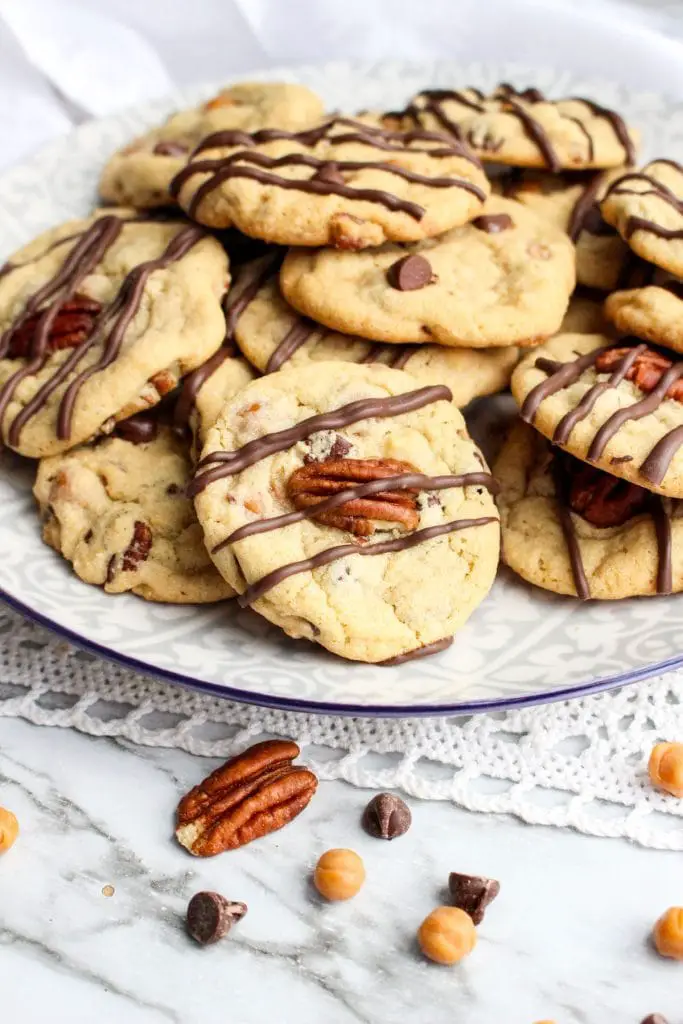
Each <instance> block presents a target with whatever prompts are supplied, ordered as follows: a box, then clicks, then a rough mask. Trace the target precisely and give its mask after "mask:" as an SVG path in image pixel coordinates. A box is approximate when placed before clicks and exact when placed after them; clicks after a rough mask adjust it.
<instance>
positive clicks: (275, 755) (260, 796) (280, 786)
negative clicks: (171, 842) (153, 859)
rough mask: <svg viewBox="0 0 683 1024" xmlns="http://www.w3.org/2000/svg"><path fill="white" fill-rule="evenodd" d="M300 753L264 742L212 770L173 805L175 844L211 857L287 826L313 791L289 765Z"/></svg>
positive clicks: (306, 772)
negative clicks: (174, 808)
mask: <svg viewBox="0 0 683 1024" xmlns="http://www.w3.org/2000/svg"><path fill="white" fill-rule="evenodd" d="M299 753H300V751H299V748H298V746H297V745H296V743H292V742H291V741H289V740H266V741H265V742H264V743H257V744H256V745H255V746H253V747H249V749H248V750H245V751H244V752H243V753H241V754H238V755H237V757H233V758H231V760H230V761H228V762H227V763H226V764H224V765H223V766H222V767H221V768H217V769H216V771H215V772H212V774H211V775H209V776H208V778H206V779H204V781H203V782H201V783H200V784H199V785H198V786H195V787H194V789H192V790H190V792H189V793H188V794H187V796H184V797H183V799H182V800H181V801H180V803H179V804H178V815H177V824H176V833H175V834H176V838H177V840H178V842H179V843H181V845H182V846H184V847H185V848H186V849H187V850H189V851H190V853H192V854H194V855H195V857H213V856H214V854H216V853H223V852H224V851H225V850H236V849H237V848H238V847H240V846H245V845H246V844H247V843H251V842H252V840H254V839H260V838H261V836H267V835H268V834H269V833H270V832H275V831H276V830H277V829H279V828H282V826H283V825H287V824H288V822H290V821H292V820H293V819H294V818H296V816H297V815H298V814H300V813H301V811H303V809H304V808H305V807H306V805H307V804H308V802H309V800H310V799H311V797H312V796H313V794H314V793H315V791H316V788H317V786H318V780H317V778H316V777H315V775H314V774H313V772H312V771H311V770H310V769H309V768H305V767H304V766H303V765H295V764H292V761H294V759H295V758H296V757H298V756H299Z"/></svg>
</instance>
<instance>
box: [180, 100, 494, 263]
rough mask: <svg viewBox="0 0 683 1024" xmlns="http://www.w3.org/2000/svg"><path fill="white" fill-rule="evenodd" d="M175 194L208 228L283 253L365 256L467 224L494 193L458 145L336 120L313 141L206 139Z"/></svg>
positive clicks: (270, 136)
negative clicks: (368, 250) (234, 232)
mask: <svg viewBox="0 0 683 1024" xmlns="http://www.w3.org/2000/svg"><path fill="white" fill-rule="evenodd" d="M172 192H173V195H174V196H175V197H176V198H177V199H178V201H179V203H180V205H181V206H182V207H183V209H184V210H186V211H187V213H188V214H189V216H190V217H191V218H193V219H194V220H198V221H199V222H200V223H202V224H208V225H209V226H210V227H214V228H227V227H230V226H231V225H234V226H236V227H238V228H239V229H240V231H243V232H244V233H245V234H247V235H252V236H254V237H256V238H262V239H265V240H266V241H269V242H277V243H279V244H282V245H312V246H318V245H335V246H337V247H339V248H343V249H363V248H365V247H366V246H372V245H380V244H381V243H382V242H384V241H385V240H386V239H391V240H394V241H413V240H416V239H420V238H428V237H431V236H432V235H437V234H440V233H441V232H443V231H446V230H447V229H448V228H451V227H453V226H454V225H456V224H462V223H464V222H465V221H466V220H468V219H469V218H470V217H473V216H474V215H475V214H476V213H477V212H478V210H479V209H480V208H481V205H482V203H483V202H484V200H485V198H486V196H487V195H488V192H489V185H488V181H487V180H486V176H485V174H484V172H483V170H482V169H481V165H480V164H479V161H478V160H476V158H475V157H473V156H472V154H471V153H470V151H469V150H468V149H467V147H465V146H463V145H462V144H461V143H459V142H457V141H456V140H455V139H450V140H449V139H446V138H444V136H443V135H439V134H436V133H433V132H425V131H421V130H415V131H411V132H406V133H402V132H392V131H385V130H383V129H380V128H375V127H372V126H371V125H368V124H363V123H361V122H358V121H353V120H351V119H349V118H345V117H334V118H332V119H331V120H328V121H326V122H325V123H324V124H322V125H320V126H319V127H317V128H313V129H311V130H309V131H302V132H287V131H280V130H265V131H260V132H255V133H253V134H251V135H249V134H247V133H246V132H241V131H226V132H217V133H214V134H213V135H209V136H208V138H205V139H204V141H203V142H202V143H201V144H200V146H198V148H197V149H196V151H195V153H194V154H193V156H192V159H191V161H190V162H189V164H188V165H187V167H185V168H184V169H183V170H182V171H180V172H179V173H178V174H177V175H176V177H175V179H174V182H173V186H172Z"/></svg>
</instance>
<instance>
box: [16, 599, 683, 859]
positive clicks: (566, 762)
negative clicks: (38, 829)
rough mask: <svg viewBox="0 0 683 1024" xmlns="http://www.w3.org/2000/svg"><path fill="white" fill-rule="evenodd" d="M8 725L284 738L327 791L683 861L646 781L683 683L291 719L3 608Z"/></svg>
mask: <svg viewBox="0 0 683 1024" xmlns="http://www.w3.org/2000/svg"><path fill="white" fill-rule="evenodd" d="M0 715H2V716H5V717H12V716H14V717H20V718H25V719H27V720H28V721H30V722H34V723H36V724H38V725H52V726H61V727H62V728H65V727H72V728H75V729H80V730H81V731H82V732H86V733H90V734H91V735H94V736H115V737H124V738H126V739H128V740H131V741H133V742H134V743H140V744H145V745H147V746H159V747H181V748H182V749H183V750H187V751H190V752H192V753H195V754H202V755H207V756H208V755H211V756H217V757H227V756H229V755H230V754H232V753H234V752H235V751H236V750H239V749H240V748H242V747H244V746H245V745H247V744H248V743H250V742H254V740H255V738H256V737H258V736H261V735H262V734H264V733H265V734H275V735H281V736H288V737H291V738H293V739H295V740H296V741H297V743H299V744H300V746H301V747H302V752H303V757H304V759H305V760H306V761H307V762H308V763H309V764H310V765H311V766H312V767H313V768H314V769H315V771H316V773H317V774H318V776H319V777H320V778H321V779H344V780H345V781H346V782H349V783H351V784H352V785H354V786H362V787H367V788H370V789H380V788H381V789H394V788H395V789H401V790H403V791H404V792H405V793H407V794H409V795H411V796H414V797H418V798H420V799H424V800H451V801H452V802H453V803H455V804H458V805H459V806H461V807H466V808H469V809H470V810H474V811H485V812H498V813H508V814H513V815H515V816H516V817H518V818H521V819H522V820H523V821H526V822H529V823H533V824H543V825H556V826H560V827H571V828H575V829H578V830H579V831H581V832H586V833H590V834H591V835H597V836H625V837H628V838H630V839H633V840H635V841H636V842H638V843H641V844H642V845H644V846H650V847H656V848H659V849H669V850H683V823H682V822H681V819H682V818H683V800H676V799H675V798H673V797H668V796H666V795H663V794H659V793H656V792H654V791H653V790H652V789H651V787H650V786H649V785H648V781H647V772H646V764H647V758H648V755H649V752H650V750H651V748H652V746H653V744H654V743H655V742H656V741H657V740H659V739H676V738H681V737H683V673H681V672H678V673H670V674H668V675H666V676H662V677H660V678H658V679H653V680H650V681H648V682H644V683H639V684H636V685H634V686H630V687H625V688H624V689H622V690H620V691H616V692H612V693H605V694H601V695H599V696H596V697H589V698H585V699H583V700H577V701H569V702H566V703H562V704H551V705H547V706H546V707H539V708H531V709H527V710H522V711H512V712H508V713H503V712H500V713H497V714H490V715H476V716H472V717H468V718H425V719H403V720H389V719H386V720H382V719H362V718H332V717H323V716H316V715H301V714H290V713H286V712H280V711H268V710H264V709H260V708H257V707H249V706H247V705H240V704H232V703H230V702H228V701H223V700H219V699H217V698H211V697H204V696H202V695H200V694H197V693H194V692H192V691H190V690H185V689H182V688H181V687H176V686H171V685H169V684H167V683H161V682H157V681H156V680H154V679H151V678H149V677H147V676H143V675H138V674H135V673H131V672H128V671H126V670H124V669H122V668H119V667H118V666H117V665H113V664H110V663H108V662H104V661H101V660H99V659H97V658H95V657H94V656H93V655H90V654H87V653H86V652H84V651H81V650H78V649H77V648H75V647H72V646H71V645H69V644H68V643H65V642H64V641H62V640H60V639H58V638H57V637H55V636H54V635H53V634H51V633H49V632H48V631H46V630H45V629H42V628H41V627H39V626H37V625H35V624H33V623H31V622H28V621H26V620H25V619H23V618H21V617H20V616H18V615H17V614H16V613H14V612H13V611H10V610H9V609H7V608H5V607H4V606H2V605H0Z"/></svg>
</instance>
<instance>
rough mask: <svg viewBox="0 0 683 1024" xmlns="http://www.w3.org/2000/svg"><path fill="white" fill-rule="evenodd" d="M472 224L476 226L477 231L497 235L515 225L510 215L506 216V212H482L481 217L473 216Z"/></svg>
mask: <svg viewBox="0 0 683 1024" xmlns="http://www.w3.org/2000/svg"><path fill="white" fill-rule="evenodd" d="M472 226H473V227H475V228H478V229H479V231H485V232H486V233H487V234H488V235H497V234H499V233H500V232H501V231H507V229H508V228H513V227H514V226H515V225H514V223H513V220H512V217H508V215H507V213H482V215H481V217H475V218H474V220H473V221H472Z"/></svg>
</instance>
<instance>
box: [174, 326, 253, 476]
mask: <svg viewBox="0 0 683 1024" xmlns="http://www.w3.org/2000/svg"><path fill="white" fill-rule="evenodd" d="M254 376H255V374H254V371H253V370H252V368H251V367H250V366H249V364H248V363H247V361H246V359H243V358H242V356H241V355H240V354H239V352H238V351H237V349H236V348H235V346H234V345H233V344H232V342H231V341H226V342H225V344H223V345H222V346H221V348H219V350H218V352H215V353H214V354H213V355H212V356H211V358H210V359H207V361H206V362H205V363H203V364H202V366H198V367H197V369H196V370H193V371H192V373H190V374H188V375H187V377H185V379H184V380H183V383H182V387H181V389H180V394H179V395H178V399H177V401H176V403H175V409H174V422H175V426H176V428H177V429H179V430H182V429H187V430H188V431H189V433H190V435H191V438H192V454H193V457H197V456H198V455H199V453H200V452H201V450H202V448H203V446H204V441H205V440H206V435H207V432H208V430H209V428H210V427H212V426H213V425H214V423H215V422H216V420H217V419H218V416H219V413H220V412H221V410H222V408H223V406H224V405H225V403H226V402H227V400H228V399H229V398H232V397H233V395H236V394H237V392H238V391H241V390H242V388H245V387H246V386H247V384H249V382H250V381H252V380H253V379H254Z"/></svg>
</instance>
